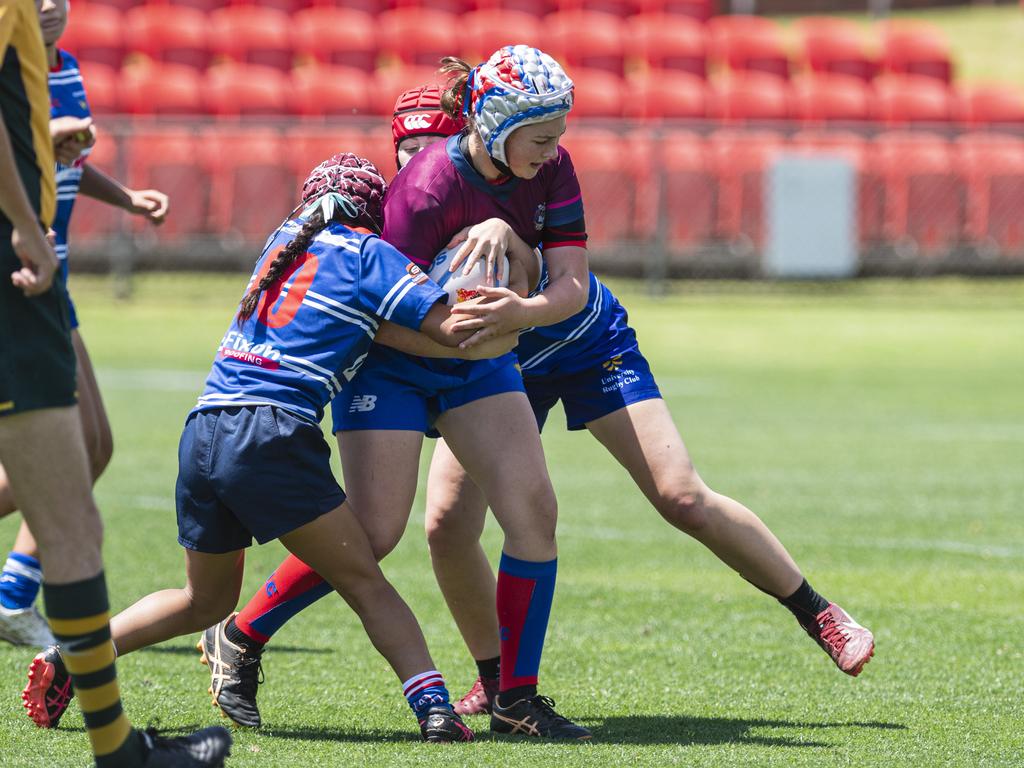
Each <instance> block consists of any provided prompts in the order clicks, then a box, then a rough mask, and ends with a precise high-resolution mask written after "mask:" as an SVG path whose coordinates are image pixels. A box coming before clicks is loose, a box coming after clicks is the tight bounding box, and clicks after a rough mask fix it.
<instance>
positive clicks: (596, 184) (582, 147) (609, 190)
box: [563, 127, 640, 246]
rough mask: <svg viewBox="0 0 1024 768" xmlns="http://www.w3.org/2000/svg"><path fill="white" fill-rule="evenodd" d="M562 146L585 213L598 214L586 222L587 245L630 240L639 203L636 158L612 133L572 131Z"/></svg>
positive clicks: (620, 137) (595, 130) (581, 129)
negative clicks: (592, 212) (572, 171)
mask: <svg viewBox="0 0 1024 768" xmlns="http://www.w3.org/2000/svg"><path fill="white" fill-rule="evenodd" d="M563 143H564V145H565V148H566V149H567V150H568V151H569V154H570V155H571V157H572V164H573V167H574V168H575V169H576V175H577V177H578V178H579V181H580V188H581V190H582V192H583V202H584V208H585V210H588V211H594V212H599V215H591V216H588V217H587V219H586V224H587V238H588V242H589V244H590V245H592V246H602V245H608V244H611V243H615V242H619V241H622V240H628V239H630V238H632V237H633V236H634V234H635V233H634V223H635V221H636V215H635V211H636V209H637V206H638V205H639V204H640V200H639V198H638V184H637V182H638V177H637V173H636V171H637V169H636V168H635V167H634V166H633V163H634V161H635V158H633V157H631V156H630V153H628V152H626V146H627V141H626V140H625V139H624V138H623V137H622V136H620V135H618V134H617V133H615V132H614V131H608V130H602V129H595V128H589V129H588V128H575V127H574V128H573V129H572V130H570V131H568V132H567V133H566V134H565V138H564V140H563Z"/></svg>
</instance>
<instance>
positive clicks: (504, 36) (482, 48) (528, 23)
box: [459, 10, 541, 63]
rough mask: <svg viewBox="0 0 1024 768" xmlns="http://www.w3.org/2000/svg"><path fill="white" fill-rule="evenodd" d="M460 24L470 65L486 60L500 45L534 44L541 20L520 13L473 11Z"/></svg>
mask: <svg viewBox="0 0 1024 768" xmlns="http://www.w3.org/2000/svg"><path fill="white" fill-rule="evenodd" d="M459 23H460V25H461V29H462V30H463V31H462V32H460V35H459V36H460V37H461V38H462V39H463V43H462V49H463V54H464V55H466V56H468V57H469V58H467V59H466V61H469V62H471V63H475V62H478V61H485V60H486V59H487V58H488V57H489V56H490V55H491V54H492V53H494V52H495V51H496V50H498V49H499V48H502V47H503V46H506V45H518V44H520V43H525V44H527V45H537V44H538V41H539V40H540V27H541V21H540V19H538V18H537V17H536V16H531V15H530V14H528V13H525V12H523V11H503V10H486V11H474V12H473V13H467V14H466V15H465V16H463V17H462V18H461V19H460V22H459Z"/></svg>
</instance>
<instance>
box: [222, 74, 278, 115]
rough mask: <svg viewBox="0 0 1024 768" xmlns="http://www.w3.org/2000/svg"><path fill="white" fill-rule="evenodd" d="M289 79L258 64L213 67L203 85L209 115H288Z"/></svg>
mask: <svg viewBox="0 0 1024 768" xmlns="http://www.w3.org/2000/svg"><path fill="white" fill-rule="evenodd" d="M289 88H290V83H289V80H288V77H287V75H285V74H283V73H282V72H279V71H278V70H276V69H273V68H272V67H262V66H259V65H257V64H248V65H246V64H222V65H220V66H216V67H211V68H210V69H209V70H208V71H207V73H206V78H205V81H204V84H203V90H204V96H205V99H206V111H207V112H209V113H210V114H213V115H221V116H238V115H284V114H287V113H288V111H289V104H288V91H289Z"/></svg>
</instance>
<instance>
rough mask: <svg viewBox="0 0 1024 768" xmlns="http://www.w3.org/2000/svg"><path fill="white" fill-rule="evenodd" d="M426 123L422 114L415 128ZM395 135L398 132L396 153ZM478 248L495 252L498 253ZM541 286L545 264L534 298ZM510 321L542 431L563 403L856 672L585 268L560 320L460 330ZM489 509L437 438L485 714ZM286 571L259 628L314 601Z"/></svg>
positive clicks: (431, 498) (442, 543) (492, 622)
mask: <svg viewBox="0 0 1024 768" xmlns="http://www.w3.org/2000/svg"><path fill="white" fill-rule="evenodd" d="M433 122H434V121H433V118H432V117H431V116H430V115H429V114H428V115H425V116H424V118H423V119H422V120H420V121H417V123H422V124H432V123H433ZM401 136H402V134H401V133H400V132H398V131H396V132H395V140H396V146H397V142H398V140H399V138H400V137H401ZM419 151H420V152H421V153H422V152H424V151H425V150H424V149H423V148H420V149H419ZM410 167H411V166H410ZM399 175H400V176H401V174H399ZM476 229H477V231H478V232H482V231H483V229H484V228H483V227H480V228H476ZM492 230H493V228H492ZM483 239H485V238H483V237H478V238H477V240H483ZM515 239H516V238H515V236H513V237H512V240H513V241H514V240H515ZM471 246H473V247H475V244H473V243H471ZM486 252H487V253H489V254H493V253H494V252H495V249H494V248H488V249H486ZM549 282H550V278H549V277H548V276H547V274H546V269H545V275H544V276H543V278H542V281H541V285H540V287H539V289H538V291H539V292H540V293H541V294H543V292H544V289H545V288H546V287H547V285H548V284H549ZM484 292H485V293H488V292H490V295H491V296H492V297H494V298H497V299H498V300H499V302H497V303H492V304H489V305H488V304H481V305H479V306H478V307H475V308H473V309H471V310H467V311H470V312H475V313H484V314H486V313H491V312H493V309H494V308H495V307H498V308H499V309H500V311H503V312H505V311H512V312H519V311H520V307H519V306H518V304H519V301H518V297H516V296H515V295H513V294H512V293H510V292H508V291H506V290H503V289H492V290H490V291H487V290H485V291H484ZM467 306H468V305H467ZM456 311H463V310H460V309H458V308H457V309H456ZM495 319H497V320H498V323H497V324H496V325H495V324H492V321H493V320H495ZM506 322H507V323H508V327H522V326H531V325H532V327H528V328H527V329H526V330H524V331H523V332H522V333H521V334H520V338H519V345H518V347H517V349H516V354H517V356H518V358H519V361H520V365H521V367H522V372H523V383H524V385H525V388H526V393H527V395H528V397H529V399H530V403H531V405H532V406H533V409H534V413H535V416H536V418H537V422H538V425H539V426H540V427H543V425H544V422H545V421H546V419H547V416H548V413H549V411H550V409H551V408H552V407H554V405H555V404H556V403H557V402H558V401H559V400H561V401H562V405H563V408H564V409H565V412H566V417H567V422H568V426H569V428H570V429H572V430H581V429H584V428H586V429H588V430H589V431H590V432H591V434H593V435H594V436H595V437H596V438H597V439H598V440H599V441H600V442H601V443H602V444H603V445H605V446H606V448H607V449H608V450H609V452H610V453H611V454H612V455H613V456H614V457H615V458H616V459H617V460H618V461H619V462H620V463H621V464H622V465H623V466H624V467H625V468H626V469H627V470H628V471H629V472H630V474H631V476H632V477H633V478H634V481H635V482H636V483H637V485H638V487H639V488H640V489H641V491H643V493H644V494H645V496H647V498H648V500H649V501H650V502H651V504H652V505H653V506H654V507H655V509H657V510H658V511H659V513H660V514H661V515H662V516H663V517H664V518H665V519H666V520H667V521H668V522H669V523H670V524H672V525H673V526H675V527H676V528H677V529H679V530H681V531H683V532H684V533H687V534H688V535H690V536H692V537H694V538H696V539H697V540H698V541H700V542H701V543H703V544H704V545H705V546H707V547H708V548H710V549H711V550H712V551H713V552H714V553H715V554H716V555H717V556H718V557H719V558H720V559H722V560H723V562H725V563H726V564H728V565H730V566H731V567H732V568H734V569H735V570H736V571H738V572H739V573H740V574H741V575H742V576H743V577H744V578H746V579H747V580H749V581H750V582H752V583H753V584H755V585H756V586H757V587H759V588H760V589H761V590H762V591H765V592H767V593H769V594H771V595H772V596H775V597H777V598H778V599H779V600H780V602H782V603H783V604H784V605H785V606H786V607H788V608H789V609H790V610H791V611H792V612H793V614H794V615H795V616H796V618H797V619H798V621H799V622H800V624H801V626H803V627H804V629H805V630H806V631H807V632H808V633H809V634H810V635H811V637H813V638H814V639H815V640H816V641H817V642H818V643H819V644H820V645H821V646H822V647H823V648H824V650H825V651H826V652H828V653H829V655H830V657H831V658H832V659H833V661H834V662H835V663H836V664H837V665H838V666H839V668H840V669H842V670H843V671H844V672H847V673H848V674H852V675H856V674H858V673H859V672H860V670H861V668H862V667H863V665H864V664H865V663H866V662H867V660H868V659H869V658H870V657H871V654H872V652H873V648H874V642H873V637H872V635H871V632H870V631H868V630H867V629H865V628H863V627H861V626H860V625H858V624H857V623H856V622H854V621H853V620H852V619H851V618H850V617H849V615H848V614H846V613H845V612H844V611H843V610H842V609H841V608H839V606H837V605H835V604H834V603H830V602H829V601H827V600H826V599H824V598H822V597H821V596H820V595H818V593H817V592H815V591H814V590H813V588H811V586H810V585H809V584H808V583H807V582H806V580H805V579H804V578H803V576H802V574H801V572H800V570H799V569H798V568H797V566H796V565H795V563H794V562H793V560H792V558H791V557H790V556H789V554H788V553H787V552H786V550H785V548H784V547H783V546H782V544H781V543H780V542H779V541H778V539H777V538H776V537H775V536H774V535H773V534H772V533H771V531H770V530H769V529H768V528H767V527H766V526H765V525H764V523H763V522H762V521H761V520H760V519H759V518H757V516H756V515H754V513H753V512H751V511H750V510H748V509H747V508H746V507H744V506H743V505H742V504H740V503H739V502H737V501H735V500H733V499H730V498H728V497H726V496H724V495H722V494H719V493H716V492H714V491H712V490H711V489H710V488H708V487H707V486H706V484H704V482H703V480H702V479H701V478H700V476H699V475H698V474H697V472H696V470H695V469H694V467H693V465H692V463H691V461H690V459H689V456H688V453H687V451H686V447H685V444H684V443H683V441H682V439H681V437H680V436H679V433H678V430H677V429H676V427H675V424H674V422H673V419H672V416H671V414H670V412H669V411H668V409H667V407H666V406H665V403H664V401H663V400H662V399H661V395H660V392H659V390H658V386H657V383H656V381H655V379H654V377H653V375H652V373H651V371H650V367H649V365H648V363H647V361H646V359H645V358H644V356H643V355H642V353H641V352H640V350H639V346H638V343H637V340H636V335H635V333H634V331H633V329H632V328H631V327H630V326H629V324H628V318H627V314H626V310H625V308H624V307H623V306H622V305H621V304H620V303H619V301H618V300H617V299H616V298H615V296H614V295H613V294H612V293H611V292H610V291H609V290H608V288H607V287H606V286H604V285H603V284H602V283H601V282H600V281H599V280H597V278H596V277H595V276H594V275H593V274H592V273H591V274H590V275H589V291H588V300H587V304H586V306H585V307H584V308H583V309H582V310H581V311H580V312H579V313H577V314H576V315H574V316H572V317H570V318H568V319H566V320H564V321H563V322H560V323H555V324H551V325H547V326H543V325H539V324H534V323H532V322H531V321H530V320H529V319H523V318H522V317H521V316H520V317H518V318H517V317H515V316H513V318H512V319H511V321H507V320H505V319H503V318H501V317H498V318H493V317H490V318H482V319H480V320H478V321H476V322H474V323H467V324H465V326H464V327H466V326H468V327H472V328H486V330H484V331H483V332H482V336H485V335H486V334H489V333H491V332H494V330H495V329H496V328H501V327H502V323H506ZM486 509H487V501H486V498H485V495H484V494H483V493H482V492H481V491H480V489H479V488H478V487H477V485H476V484H475V483H474V482H473V480H472V479H471V478H470V476H469V474H468V473H467V472H466V471H465V469H463V468H462V466H461V465H460V464H459V462H458V460H457V459H456V457H455V456H454V454H453V452H452V451H451V449H450V448H449V447H448V446H447V445H446V444H445V442H444V441H443V440H440V441H438V444H437V447H436V448H435V452H434V458H433V462H432V464H431V470H430V480H429V483H428V492H427V515H426V528H427V536H428V541H429V542H430V548H431V557H432V560H433V563H434V569H435V573H436V575H437V578H438V582H439V584H440V585H441V588H442V591H443V592H444V594H445V597H446V599H447V601H448V604H449V607H450V608H451V610H452V613H453V615H454V617H455V619H456V623H457V624H458V626H459V629H460V631H461V632H462V634H463V637H464V639H465V640H466V643H467V645H468V647H469V650H470V652H471V653H472V655H473V656H474V658H475V659H476V661H477V666H478V672H479V676H478V679H477V680H476V682H475V683H474V685H473V687H472V688H471V689H470V691H469V692H468V693H467V694H466V695H465V696H464V697H462V699H461V700H460V702H458V703H457V704H456V710H457V711H460V712H461V713H463V714H472V713H479V712H489V711H490V710H491V704H492V702H493V699H494V697H495V694H496V692H497V690H498V688H499V685H500V680H499V670H500V664H499V655H500V654H499V652H500V643H499V642H498V639H497V638H498V632H499V629H498V624H497V622H496V617H495V614H494V611H493V608H492V606H493V601H494V595H495V590H496V584H495V578H494V575H493V573H492V571H491V568H490V564H489V561H488V559H487V557H486V555H485V553H484V551H483V549H482V548H481V547H480V545H479V543H478V539H479V536H480V532H481V531H482V529H483V525H484V519H485V513H486ZM282 573H284V574H285V575H286V576H287V578H288V583H287V587H286V588H283V589H281V590H280V591H278V592H276V593H275V594H274V595H272V596H268V597H266V598H264V597H263V596H261V595H257V596H255V597H254V598H253V599H252V600H251V601H250V603H249V605H247V606H246V607H245V608H243V610H242V612H241V614H240V617H246V618H247V619H248V618H251V619H252V621H257V620H258V619H259V618H260V617H262V616H265V615H267V614H268V613H270V612H273V615H274V621H275V622H283V621H284V619H285V618H286V616H288V615H291V614H292V613H294V612H295V611H296V610H299V609H300V608H301V607H302V606H303V605H305V604H307V603H308V601H310V599H311V593H312V592H314V591H315V590H316V589H318V587H316V586H315V585H314V584H311V582H310V579H309V575H308V572H306V571H305V570H304V569H303V568H302V567H301V565H297V564H295V563H289V562H287V561H286V563H285V564H283V565H282V567H281V568H279V569H278V571H277V574H282ZM280 585H281V582H279V586H280ZM319 589H323V588H322V587H320V588H319ZM290 603H294V607H293V606H292V605H290Z"/></svg>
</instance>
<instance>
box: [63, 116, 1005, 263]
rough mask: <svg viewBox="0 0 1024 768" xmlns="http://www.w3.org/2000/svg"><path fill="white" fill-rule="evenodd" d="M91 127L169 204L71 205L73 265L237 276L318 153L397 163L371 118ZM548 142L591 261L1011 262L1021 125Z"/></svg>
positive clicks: (779, 127)
mask: <svg viewBox="0 0 1024 768" xmlns="http://www.w3.org/2000/svg"><path fill="white" fill-rule="evenodd" d="M382 123H383V124H382ZM103 127H104V132H103V133H102V134H101V136H100V139H99V141H98V142H97V145H96V147H95V148H94V151H93V156H92V158H91V160H90V162H93V163H95V164H96V166H97V167H99V168H101V169H103V170H105V171H107V172H109V173H111V174H112V175H114V176H115V177H116V178H118V179H120V180H123V181H124V182H125V183H126V184H127V185H129V186H131V187H133V188H149V187H155V188H158V189H162V190H164V191H166V192H168V193H169V194H170V195H171V212H170V215H169V217H168V220H167V223H166V224H165V225H164V226H163V227H160V228H154V227H151V226H149V225H148V224H147V223H146V222H144V221H141V220H139V219H137V218H133V217H130V216H127V215H126V214H123V213H121V212H119V211H117V210H114V209H111V208H109V207H105V206H103V205H101V204H99V203H96V202H95V201H91V200H88V199H85V198H81V197H80V198H79V201H78V202H77V203H76V209H75V213H74V216H73V220H72V227H71V251H72V257H71V258H72V260H73V266H72V268H73V269H76V270H80V269H88V270H110V269H113V270H115V271H118V272H122V273H126V272H130V271H132V270H137V269H218V270H223V269H241V268H248V267H249V265H251V264H252V262H253V260H254V259H255V258H256V256H257V254H258V250H259V248H260V246H261V245H262V243H263V241H264V239H265V238H266V235H267V233H268V232H270V231H271V230H272V229H273V228H274V227H275V226H276V225H277V224H278V223H279V222H280V220H281V219H282V218H283V217H284V216H285V215H286V214H287V213H288V212H289V211H290V210H291V209H292V207H293V205H294V204H295V203H296V202H297V199H298V190H299V185H300V183H301V180H302V179H303V178H304V177H305V175H306V173H307V172H308V170H309V169H311V168H312V167H313V166H314V165H316V164H317V163H318V162H319V161H320V160H321V159H323V158H324V157H327V156H328V155H330V154H332V153H334V152H337V151H346V150H348V151H354V152H357V153H359V154H363V155H365V156H367V157H369V158H370V159H372V160H373V161H374V162H376V163H377V164H378V166H379V167H380V168H381V169H382V170H383V171H385V173H386V174H388V175H390V174H391V173H393V172H394V168H395V165H394V155H393V151H392V146H391V138H390V133H389V127H388V125H387V124H386V123H385V122H384V121H382V120H364V119H355V118H353V119H351V120H348V119H346V120H344V121H334V122H324V121H316V122H310V121H287V122H285V121H269V120H268V121H262V120H261V121H252V120H248V121H245V122H237V121H235V122H225V121H207V122H203V121H194V120H189V121H185V120H182V121H181V122H171V121H168V120H167V119H161V120H160V121H147V120H137V119H136V120H116V119H115V120H111V119H108V120H105V121H104V126H103ZM564 143H565V145H566V147H567V148H568V149H569V151H570V153H571V154H572V157H573V161H574V164H575V167H576V170H577V174H578V175H579V178H580V182H581V185H582V187H583V195H584V204H585V208H586V212H587V227H588V232H589V235H590V255H591V261H592V264H593V265H594V267H595V269H596V270H598V271H603V272H606V273H614V274H632V275H645V276H647V277H650V278H654V279H659V278H662V277H668V276H700V277H758V276H765V275H769V276H770V275H772V274H778V271H777V270H773V269H772V268H771V265H770V259H769V256H770V255H771V253H772V252H773V249H774V251H776V252H777V251H778V250H779V249H780V248H782V249H783V250H786V249H788V248H789V247H790V246H789V245H787V243H789V244H792V245H793V247H794V248H795V249H797V250H804V251H806V252H808V253H810V254H812V255H813V254H814V253H815V252H817V253H820V254H821V258H822V261H823V263H825V262H827V261H828V257H829V256H830V255H831V251H833V250H836V245H835V244H836V240H835V231H834V227H835V226H842V227H844V229H843V230H842V233H841V234H842V237H843V238H844V242H843V243H841V244H842V245H845V246H846V247H847V248H848V249H849V250H850V252H851V253H852V254H853V266H852V270H851V273H852V274H858V275H871V274H900V275H921V274H935V273H939V272H958V273H984V274H1000V273H1021V272H1024V216H1022V214H1024V126H1006V127H1005V128H1000V129H999V130H988V131H984V132H981V131H961V130H957V129H953V128H951V127H950V125H949V124H943V125H940V126H920V125H915V126H914V127H913V129H909V128H908V129H901V130H893V129H891V128H883V127H881V126H875V125H873V124H865V123H855V124H848V125H829V126H828V127H820V128H814V127H808V125H807V124H806V123H761V124H756V125H754V124H746V125H742V126H740V125H737V126H733V127H722V124H721V123H720V122H711V121H699V122H667V121H665V122H657V123H654V122H643V123H630V122H627V121H621V120H614V121H600V120H586V121H585V120H574V121H571V124H570V127H569V130H568V132H567V134H566V136H565V140H564ZM797 160H798V161H802V162H798V163H796V165H793V163H794V161H797ZM787 164H788V165H787ZM819 165H820V167H821V168H826V167H833V168H834V167H836V166H839V167H840V168H846V169H848V171H849V174H848V178H849V179H850V182H849V183H850V184H851V185H852V188H851V191H850V193H849V194H846V195H845V196H844V195H832V194H830V193H831V192H833V191H835V190H833V189H832V188H831V187H830V186H829V184H831V183H840V184H841V183H844V182H842V181H838V182H828V181H827V179H828V178H829V177H828V174H825V175H824V176H822V175H821V174H817V173H816V171H815V169H816V168H818V167H819ZM787 167H789V168H796V169H797V171H798V176H797V178H798V180H799V178H800V177H799V173H804V172H806V173H808V174H810V175H809V176H808V177H807V178H808V184H812V186H810V187H806V186H805V187H803V196H802V197H801V196H799V195H791V194H790V193H789V192H787V189H789V190H792V189H794V187H792V186H789V187H787V186H786V184H785V183H781V182H780V178H783V176H780V173H779V171H780V169H782V168H787ZM800 169H804V170H800ZM834 178H837V179H841V178H843V177H842V175H840V176H836V177H834ZM815 183H816V184H825V186H824V187H814V186H813V184H815ZM819 188H820V189H821V194H816V193H815V192H814V190H815V189H819ZM808 190H810V194H808ZM801 200H804V201H806V208H803V207H800V206H802V205H805V203H802V202H800V201H801ZM830 201H832V202H830ZM794 206H796V207H795V209H794ZM829 206H832V207H831V208H830V207H829ZM836 207H838V210H837V209H835V208H836ZM794 216H795V219H794ZM787 217H788V219H787ZM801 217H805V219H806V226H802V225H801ZM787 220H788V221H789V222H791V223H790V224H789V225H786V226H785V233H783V228H784V227H783V224H782V223H781V222H785V221H787ZM825 220H829V221H835V222H837V224H834V225H833V227H832V233H831V234H832V237H831V239H830V238H829V237H825V236H822V234H821V229H822V226H823V222H824V221H825ZM793 221H795V222H796V226H795V228H794V226H793V224H792V222H793ZM783 234H785V237H783ZM826 234H827V233H826ZM786 238H788V239H786ZM816 249H817V250H816ZM840 250H842V249H840ZM811 272H812V273H813V269H812V270H811Z"/></svg>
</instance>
